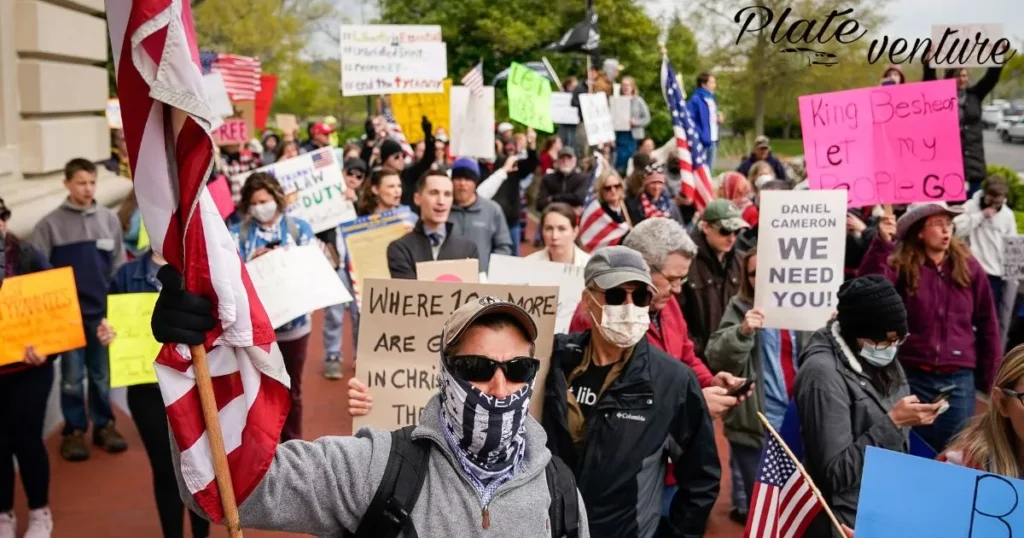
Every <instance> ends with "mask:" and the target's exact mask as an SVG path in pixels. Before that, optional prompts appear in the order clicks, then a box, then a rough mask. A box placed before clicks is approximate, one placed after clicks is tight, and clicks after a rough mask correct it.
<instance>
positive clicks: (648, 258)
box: [622, 217, 697, 271]
mask: <svg viewBox="0 0 1024 538" xmlns="http://www.w3.org/2000/svg"><path fill="white" fill-rule="evenodd" d="M622 246H624V247H629V248H631V249H633V250H635V251H637V252H639V253H640V255H641V256H643V257H644V261H645V262H647V265H649V266H651V271H660V270H661V268H662V267H664V266H665V259H666V258H668V257H669V256H670V255H672V254H681V255H682V256H684V257H686V258H688V259H693V257H694V256H696V255H697V245H696V243H694V242H693V239H690V236H689V235H688V234H687V233H686V230H685V229H684V228H683V226H682V225H681V224H679V223H678V222H676V221H675V220H672V219H668V218H663V217H657V218H651V219H647V220H644V221H643V222H641V223H640V224H637V225H636V226H634V227H633V229H632V230H630V232H629V235H627V236H626V239H625V240H623V241H622Z"/></svg>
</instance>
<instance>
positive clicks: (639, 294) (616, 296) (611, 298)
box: [591, 288, 651, 307]
mask: <svg viewBox="0 0 1024 538" xmlns="http://www.w3.org/2000/svg"><path fill="white" fill-rule="evenodd" d="M591 291H596V292H598V293H601V294H603V295H604V302H605V303H607V304H609V305H611V306H619V305H621V304H625V302H626V295H632V297H633V304H635V305H636V306H640V307H644V306H650V305H651V291H650V290H648V289H647V288H635V289H634V290H633V292H632V293H629V292H628V291H626V289H625V288H611V289H608V290H600V289H596V288H595V289H593V290H591Z"/></svg>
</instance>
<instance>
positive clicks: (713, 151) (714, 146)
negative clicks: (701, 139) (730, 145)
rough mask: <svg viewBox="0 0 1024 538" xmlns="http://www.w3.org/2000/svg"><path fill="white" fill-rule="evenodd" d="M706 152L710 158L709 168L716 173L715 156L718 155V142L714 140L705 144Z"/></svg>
mask: <svg viewBox="0 0 1024 538" xmlns="http://www.w3.org/2000/svg"><path fill="white" fill-rule="evenodd" d="M704 152H705V153H706V154H707V158H708V170H711V173H712V174H714V173H715V157H717V156H718V142H712V143H710V144H708V145H706V146H704Z"/></svg>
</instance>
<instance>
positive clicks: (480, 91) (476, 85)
mask: <svg viewBox="0 0 1024 538" xmlns="http://www.w3.org/2000/svg"><path fill="white" fill-rule="evenodd" d="M462 85H463V86H465V87H467V88H469V92H470V93H472V94H473V97H476V98H478V99H479V98H480V97H483V96H484V63H483V62H480V63H478V64H476V65H475V66H473V69H470V70H469V72H468V73H466V76H464V77H462Z"/></svg>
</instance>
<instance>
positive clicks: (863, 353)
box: [860, 346, 897, 368]
mask: <svg viewBox="0 0 1024 538" xmlns="http://www.w3.org/2000/svg"><path fill="white" fill-rule="evenodd" d="M896 349H897V347H896V346H889V347H887V348H885V349H878V348H876V347H874V346H863V347H861V348H860V357H861V358H862V359H864V360H866V361H868V364H870V365H872V366H877V367H879V368H883V367H885V366H888V365H889V363H891V362H892V361H893V359H895V358H896Z"/></svg>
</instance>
